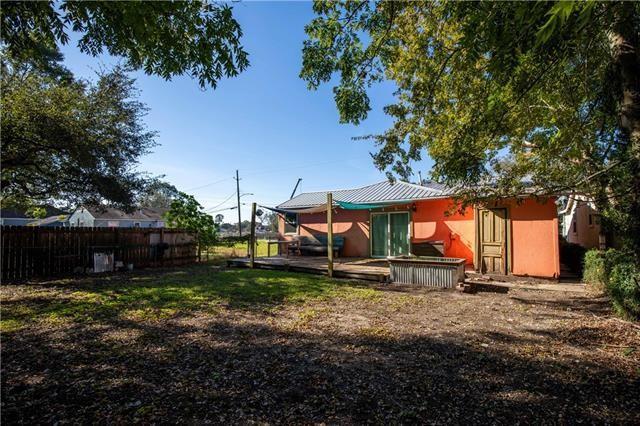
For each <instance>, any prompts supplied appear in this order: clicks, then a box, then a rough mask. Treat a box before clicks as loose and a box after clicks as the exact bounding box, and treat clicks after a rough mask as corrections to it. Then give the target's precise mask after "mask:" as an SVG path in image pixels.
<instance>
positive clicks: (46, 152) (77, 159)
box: [0, 5, 155, 208]
mask: <svg viewBox="0 0 640 426" xmlns="http://www.w3.org/2000/svg"><path fill="white" fill-rule="evenodd" d="M3 7H4V5H3ZM1 65H2V76H1V80H0V89H1V99H2V117H1V133H2V147H1V154H2V158H1V159H0V168H1V175H0V176H1V184H2V198H3V202H8V201H9V200H14V201H15V202H16V203H22V202H24V204H33V203H34V202H41V203H44V202H47V201H50V200H66V201H68V202H71V203H75V204H82V203H88V204H96V203H100V202H102V201H107V202H109V203H111V204H114V205H116V206H120V207H123V208H127V207H130V206H131V205H133V203H134V201H135V198H136V196H137V194H138V193H139V192H140V191H141V190H142V189H143V188H144V185H145V179H144V178H143V177H141V176H140V175H139V174H138V173H136V172H135V170H134V166H135V165H136V163H137V160H138V158H139V157H140V156H141V155H143V154H145V153H147V152H149V149H150V148H151V147H153V146H154V137H155V133H153V132H150V131H148V130H146V129H145V126H144V125H143V124H142V117H143V116H144V115H145V114H146V107H145V105H144V104H142V103H141V102H139V101H138V100H137V92H136V89H135V85H134V80H133V79H131V78H129V77H127V75H126V74H125V72H124V71H123V70H122V69H121V68H116V69H114V70H113V71H111V72H105V73H101V74H100V75H99V77H98V80H97V81H96V82H95V83H92V82H88V81H82V80H73V79H72V78H71V79H69V78H68V76H67V77H65V78H60V77H59V76H57V75H51V74H50V73H48V72H44V71H41V70H39V69H37V68H34V67H33V66H31V65H30V64H28V63H25V62H19V61H14V60H10V59H8V58H3V60H2V64H1Z"/></svg>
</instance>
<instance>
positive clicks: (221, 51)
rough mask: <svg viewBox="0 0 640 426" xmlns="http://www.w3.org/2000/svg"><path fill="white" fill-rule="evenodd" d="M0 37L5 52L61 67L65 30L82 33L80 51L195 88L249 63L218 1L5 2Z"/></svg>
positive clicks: (231, 21) (236, 28) (230, 74)
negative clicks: (192, 82) (191, 81)
mask: <svg viewBox="0 0 640 426" xmlns="http://www.w3.org/2000/svg"><path fill="white" fill-rule="evenodd" d="M0 18H1V21H0V28H1V31H0V34H1V35H2V42H3V44H4V45H5V46H6V48H7V50H8V53H9V55H10V56H12V57H14V58H16V59H20V60H25V61H29V62H32V63H33V64H35V65H37V66H38V67H39V68H41V69H43V70H53V69H58V70H59V69H60V68H59V67H58V65H57V61H58V60H60V58H61V55H60V52H59V50H58V48H59V46H60V45H64V44H68V43H69V41H70V37H69V31H70V30H72V31H74V32H76V33H79V34H80V35H81V36H80V38H79V40H78V48H79V49H80V51H82V52H84V53H86V54H89V55H92V56H97V55H99V54H101V53H103V52H104V51H106V52H108V53H109V54H110V55H113V56H119V57H123V58H125V60H126V62H127V65H128V66H129V67H131V68H134V69H140V70H144V71H145V72H146V73H147V74H156V75H159V76H161V77H163V78H165V79H167V80H170V79H171V78H172V77H174V76H176V75H182V74H189V75H191V76H192V77H193V78H197V79H198V81H199V83H200V86H202V87H205V86H207V85H209V86H212V87H214V88H215V87H216V84H217V82H218V81H219V80H220V79H221V78H223V77H234V76H236V75H238V73H240V72H241V71H243V70H244V69H246V68H247V67H248V65H249V61H248V55H247V53H246V52H245V51H244V49H243V48H242V45H241V43H240V39H241V37H242V29H241V28H240V25H239V24H238V22H237V21H236V20H235V19H234V18H233V14H232V8H231V7H229V6H228V5H227V4H223V3H209V2H205V1H193V2H186V1H179V2H166V1H165V2H108V1H97V2H85V1H67V0H65V1H61V2H53V1H47V2H22V1H16V2H3V4H2V10H1V11H0Z"/></svg>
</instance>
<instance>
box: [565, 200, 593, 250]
mask: <svg viewBox="0 0 640 426" xmlns="http://www.w3.org/2000/svg"><path fill="white" fill-rule="evenodd" d="M558 219H559V220H560V235H562V236H563V237H564V238H565V240H566V241H567V242H570V243H574V244H579V245H581V246H582V247H585V248H595V247H599V246H600V213H599V212H598V209H597V208H596V205H595V203H594V202H593V200H591V199H590V198H588V197H586V196H584V195H570V196H568V197H567V199H566V205H565V206H564V208H561V209H560V211H559V212H558Z"/></svg>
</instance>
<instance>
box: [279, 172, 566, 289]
mask: <svg viewBox="0 0 640 426" xmlns="http://www.w3.org/2000/svg"><path fill="white" fill-rule="evenodd" d="M328 192H331V193H332V197H333V201H334V203H333V209H332V212H333V215H332V216H333V234H334V236H340V237H342V239H343V247H342V250H341V253H340V255H341V256H345V257H381V258H382V257H387V256H394V255H405V254H418V255H420V254H424V253H425V252H428V251H433V250H436V251H437V252H439V253H441V254H442V255H444V256H446V257H457V258H463V259H465V260H466V263H467V265H468V266H469V267H472V268H473V269H475V270H477V271H479V272H483V273H495V274H513V275H526V276H534V277H547V278H557V277H559V275H560V260H559V242H558V216H557V206H556V204H555V198H554V197H547V198H544V199H540V198H535V197H532V196H523V197H519V198H518V199H507V200H499V201H495V202H491V203H490V204H489V205H484V206H476V207H469V208H467V209H466V210H464V212H460V211H459V209H457V208H456V206H457V205H456V204H455V201H454V200H453V198H452V195H453V192H452V191H451V190H450V189H447V188H446V187H443V186H441V185H438V184H435V183H428V184H424V185H415V184H411V183H406V182H395V183H390V182H389V181H383V182H379V183H376V184H373V185H369V186H365V187H362V188H355V189H346V190H344V189H343V190H335V191H323V192H308V193H302V194H299V195H297V196H296V197H294V198H292V199H290V200H288V201H286V202H284V203H282V204H280V205H278V206H277V207H276V210H277V211H279V213H280V222H279V233H280V238H282V239H293V238H298V237H300V236H307V237H308V236H318V235H325V236H326V233H327V213H326V205H327V193H328Z"/></svg>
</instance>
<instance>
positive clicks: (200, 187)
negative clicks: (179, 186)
mask: <svg viewBox="0 0 640 426" xmlns="http://www.w3.org/2000/svg"><path fill="white" fill-rule="evenodd" d="M232 179H233V178H224V179H220V180H217V181H215V182H210V183H205V184H204V185H200V186H196V187H194V188H187V189H185V191H195V190H196V189H202V188H206V187H207V186H211V185H215V184H216V183H220V182H224V181H227V180H232Z"/></svg>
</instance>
